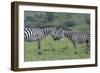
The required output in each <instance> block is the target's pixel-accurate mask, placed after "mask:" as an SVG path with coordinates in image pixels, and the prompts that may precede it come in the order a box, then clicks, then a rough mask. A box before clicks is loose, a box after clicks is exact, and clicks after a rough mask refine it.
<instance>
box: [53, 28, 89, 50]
mask: <svg viewBox="0 0 100 73" xmlns="http://www.w3.org/2000/svg"><path fill="white" fill-rule="evenodd" d="M55 36H56V37H54V39H56V40H59V39H61V38H63V37H67V38H68V39H69V40H70V41H71V42H72V44H73V46H74V48H75V49H76V48H77V46H76V44H77V43H85V44H86V47H87V49H88V50H89V48H90V32H75V31H71V30H65V29H63V28H61V29H60V28H59V29H58V31H56V33H55Z"/></svg>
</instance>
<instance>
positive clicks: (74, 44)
mask: <svg viewBox="0 0 100 73" xmlns="http://www.w3.org/2000/svg"><path fill="white" fill-rule="evenodd" d="M72 44H73V46H74V49H75V52H74V53H75V54H77V51H76V43H75V42H74V41H72Z"/></svg>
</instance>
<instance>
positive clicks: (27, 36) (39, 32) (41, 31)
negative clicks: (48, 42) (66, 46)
mask: <svg viewBox="0 0 100 73" xmlns="http://www.w3.org/2000/svg"><path fill="white" fill-rule="evenodd" d="M53 30H55V27H51V26H47V27H34V28H24V40H25V41H28V42H32V41H37V42H38V49H39V52H38V54H41V51H40V49H41V40H42V39H43V38H45V37H46V36H48V35H49V34H51V32H52V31H53Z"/></svg>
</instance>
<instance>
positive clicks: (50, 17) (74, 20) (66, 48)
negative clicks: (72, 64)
mask: <svg viewBox="0 0 100 73" xmlns="http://www.w3.org/2000/svg"><path fill="white" fill-rule="evenodd" d="M24 23H25V25H24V26H25V27H34V26H42V25H53V26H55V27H66V28H70V29H72V30H73V31H80V32H85V31H90V14H82V13H60V12H37V11H25V12H24ZM41 42H42V49H41V50H42V52H43V54H42V55H38V54H37V51H38V49H37V42H26V41H25V43H24V47H25V61H35V60H36V61H37V60H58V59H84V58H89V57H90V54H86V53H85V51H86V47H85V46H84V45H85V44H78V48H77V51H78V52H79V53H78V54H74V51H75V49H74V47H73V45H72V43H71V42H70V41H69V40H68V39H67V38H63V39H61V40H59V41H54V40H53V39H52V37H51V36H48V37H46V38H45V39H43V40H42V41H41ZM52 49H53V50H52ZM54 50H55V51H54Z"/></svg>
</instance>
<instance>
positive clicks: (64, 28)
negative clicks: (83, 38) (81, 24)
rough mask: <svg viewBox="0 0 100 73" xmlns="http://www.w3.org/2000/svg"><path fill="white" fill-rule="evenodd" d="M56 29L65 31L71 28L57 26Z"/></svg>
mask: <svg viewBox="0 0 100 73" xmlns="http://www.w3.org/2000/svg"><path fill="white" fill-rule="evenodd" d="M57 29H62V30H67V31H72V29H70V28H66V27H58V28H57Z"/></svg>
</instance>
